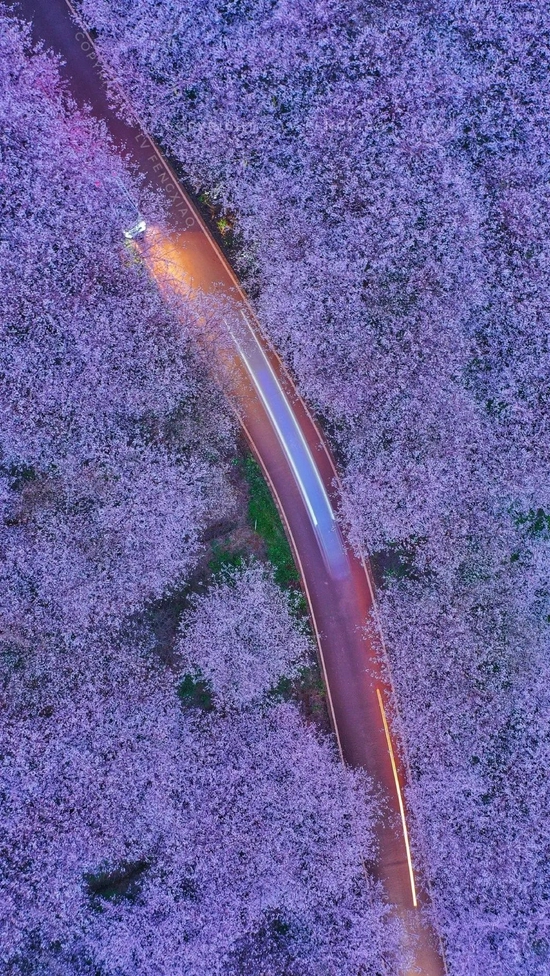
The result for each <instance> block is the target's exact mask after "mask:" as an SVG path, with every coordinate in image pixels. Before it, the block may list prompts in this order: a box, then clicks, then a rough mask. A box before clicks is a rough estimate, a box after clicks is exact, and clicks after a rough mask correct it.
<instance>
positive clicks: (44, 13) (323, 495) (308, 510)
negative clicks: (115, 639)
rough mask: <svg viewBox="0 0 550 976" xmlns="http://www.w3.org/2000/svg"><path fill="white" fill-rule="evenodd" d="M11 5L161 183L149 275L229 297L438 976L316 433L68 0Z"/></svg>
mask: <svg viewBox="0 0 550 976" xmlns="http://www.w3.org/2000/svg"><path fill="white" fill-rule="evenodd" d="M12 6H13V7H14V8H15V9H17V10H18V11H20V12H21V14H22V15H23V16H24V17H25V19H28V20H33V22H34V28H33V29H34V36H35V37H36V38H37V39H40V40H43V41H45V42H46V44H47V46H48V47H51V48H52V49H53V50H54V51H56V52H59V53H60V54H61V55H62V57H63V59H64V61H65V67H64V68H63V74H64V76H65V77H66V78H67V80H68V81H69V83H70V87H71V92H72V94H73V96H74V97H75V98H76V100H77V101H78V102H80V103H82V102H87V103H88V104H89V105H90V106H91V108H92V111H93V113H94V114H95V115H96V116H97V117H98V118H101V119H103V120H104V121H105V122H106V123H107V126H108V129H109V132H110V133H111V136H112V138H113V140H114V142H115V144H116V145H117V146H118V147H120V148H121V149H124V150H125V151H126V152H129V154H130V156H131V157H132V159H133V160H134V161H135V162H136V163H137V165H138V167H139V169H140V170H141V171H142V173H143V174H144V175H145V177H146V179H147V180H148V182H149V183H150V184H151V185H152V186H153V187H154V188H155V189H159V188H161V189H162V190H163V192H164V195H165V197H166V199H167V201H168V204H167V206H168V212H169V217H170V221H171V223H172V225H173V226H174V227H175V228H176V230H175V232H174V233H173V234H171V235H170V239H168V238H167V237H166V236H165V235H163V234H162V233H160V232H155V231H154V229H153V230H151V229H149V230H148V232H147V234H146V237H145V241H146V242H147V241H148V245H149V246H148V247H147V248H146V251H147V255H148V257H147V260H148V261H149V264H150V267H151V270H152V272H153V273H154V274H157V275H160V273H161V268H162V269H163V271H164V272H166V268H167V266H168V267H169V269H170V272H171V274H172V275H173V276H175V277H176V279H177V281H178V286H179V287H181V288H185V289H187V288H188V287H192V288H193V289H200V290H202V291H203V292H206V293H208V294H216V293H217V294H222V295H224V296H225V297H226V299H227V301H228V307H227V310H226V312H225V313H224V314H223V316H221V317H222V318H223V322H220V323H219V328H220V332H219V335H222V334H223V335H224V336H225V339H224V341H223V342H222V343H221V346H223V352H222V353H220V359H221V360H223V363H222V368H224V369H226V368H227V366H228V365H230V366H231V368H230V369H229V372H228V377H229V378H228V385H229V388H230V389H229V392H230V395H231V396H232V398H233V402H234V405H235V406H236V407H237V410H238V412H239V415H240V417H241V420H242V423H243V426H244V428H245V431H246V434H247V436H248V438H249V440H250V443H251V445H252V447H253V449H254V451H255V453H256V455H257V456H258V458H259V460H260V462H261V464H262V467H263V469H264V472H265V474H266V476H267V478H268V480H269V483H270V485H271V487H272V490H273V493H274V496H275V498H276V500H277V503H278V506H279V508H280V511H281V514H282V516H283V519H284V522H285V525H286V528H287V532H288V535H289V538H290V540H291V543H292V546H293V550H294V554H295V556H296V559H297V562H298V564H299V567H300V570H301V574H302V580H303V584H304V588H305V590H306V593H307V597H308V600H309V605H310V610H311V614H312V617H313V620H314V625H315V628H316V631H317V636H318V643H319V650H320V657H321V662H322V666H323V670H324V675H325V679H326V683H327V688H328V690H329V698H330V707H331V711H332V720H333V724H334V728H335V731H336V735H337V738H338V743H339V748H340V751H341V754H342V756H343V758H344V760H345V761H346V762H347V763H349V764H350V765H352V766H362V767H364V768H365V769H366V770H367V772H368V773H369V774H370V776H371V777H372V778H373V780H374V782H375V784H376V786H377V787H378V789H379V790H380V791H381V793H382V794H383V796H384V799H385V802H386V805H387V810H388V813H387V816H386V817H385V818H384V822H383V823H382V824H381V825H380V828H379V831H378V842H379V856H378V859H377V861H376V863H375V864H374V865H372V866H369V867H370V868H372V870H374V871H375V872H376V874H377V876H378V877H379V878H380V880H381V881H382V883H383V885H384V888H385V891H386V893H387V897H388V899H389V900H390V901H391V902H392V903H393V905H394V906H395V912H396V914H397V915H398V916H399V917H400V918H401V920H402V921H403V923H404V926H405V931H406V940H407V943H408V945H409V947H410V948H411V951H412V955H413V958H414V963H413V964H411V968H410V969H409V971H408V972H409V974H411V976H412V973H415V972H416V973H422V974H424V976H442V974H443V973H444V972H445V966H444V962H443V960H442V956H441V953H440V949H439V945H438V940H437V938H436V936H435V934H434V932H433V930H432V929H431V928H430V927H429V925H427V924H426V923H423V921H422V916H421V911H420V906H421V905H422V904H426V903H427V895H426V893H425V891H424V890H423V888H422V885H421V884H420V883H419V879H418V875H415V874H414V872H413V866H412V862H411V859H410V852H409V850H408V837H407V830H406V811H405V809H404V807H403V797H402V791H401V788H400V783H402V782H403V779H404V776H403V769H402V767H401V764H400V762H399V759H398V757H397V755H396V754H395V747H394V746H392V742H391V738H390V732H389V729H388V727H387V722H386V717H385V711H384V703H386V710H387V702H388V700H389V697H390V695H391V689H390V688H388V686H387V684H386V683H385V681H384V679H383V677H382V674H381V672H380V666H379V664H378V663H377V661H376V658H375V655H374V653H373V650H372V648H371V646H370V644H369V642H368V640H366V639H365V637H364V633H363V626H364V623H365V620H366V618H367V616H368V614H369V612H370V611H371V609H372V606H373V596H372V589H371V585H370V582H369V577H368V575H367V572H366V571H365V567H364V565H363V564H362V562H361V561H360V560H359V559H357V558H356V557H355V556H353V554H351V553H350V552H349V551H348V550H347V549H346V547H345V545H344V541H343V539H342V536H341V533H340V529H339V527H338V524H337V522H336V520H335V517H334V513H335V511H336V510H337V508H338V493H337V488H335V477H334V476H335V472H334V468H333V465H332V462H331V459H330V456H329V453H328V451H327V449H326V446H325V444H324V441H323V439H322V436H321V434H320V432H319V430H318V429H317V428H316V426H315V425H314V423H313V421H312V419H311V417H310V416H309V414H308V412H307V409H306V407H305V405H304V404H303V402H302V401H301V400H300V399H299V398H298V397H297V395H296V391H295V390H294V388H293V386H292V383H291V381H290V378H289V377H288V375H287V374H286V373H285V370H284V367H283V365H282V364H281V362H280V361H279V360H278V358H277V356H276V355H275V354H274V352H273V351H272V350H271V349H270V348H269V346H268V345H267V344H266V342H265V341H264V340H263V339H262V338H261V336H260V335H259V332H258V327H257V323H256V322H255V320H254V316H253V313H252V311H251V309H250V307H249V306H248V305H247V302H246V298H245V296H244V295H243V293H242V292H241V290H240V288H239V284H238V282H237V280H236V278H235V276H234V274H233V272H232V271H231V269H230V267H229V266H228V264H227V262H226V260H225V258H224V257H223V255H222V254H221V252H220V250H219V249H218V247H217V245H216V244H215V243H214V241H213V240H212V238H211V236H210V234H209V233H208V231H207V230H206V228H205V226H204V224H203V223H202V220H201V219H200V217H199V215H198V214H197V212H196V211H195V209H194V207H193V205H192V203H191V202H190V200H189V199H188V198H187V196H186V194H185V192H184V191H183V190H182V188H181V186H180V185H179V183H178V181H177V179H176V177H175V176H174V174H173V172H172V170H171V169H170V167H169V166H168V164H167V163H166V161H165V160H164V159H163V157H162V156H161V154H160V152H159V150H158V149H157V148H156V146H155V145H154V144H153V143H152V142H151V140H150V139H149V138H148V136H147V135H146V134H145V132H144V129H143V127H142V126H140V124H139V122H138V121H137V120H136V122H135V124H133V125H131V124H127V123H126V122H123V121H122V120H121V119H120V118H119V117H118V116H117V115H116V114H115V112H114V111H113V110H112V109H111V107H110V105H109V103H108V101H107V97H106V94H105V85H104V81H103V79H102V76H101V74H100V70H99V66H98V62H97V56H96V54H95V52H94V49H93V45H92V42H91V40H90V38H89V37H87V35H86V33H85V32H84V31H83V30H81V29H79V27H78V26H77V25H75V23H74V22H73V21H72V20H71V17H70V15H69V10H68V7H67V3H66V0H20V2H19V3H17V4H15V3H13V4H12ZM147 235H149V236H148V237H147ZM165 284H166V282H165V281H164V282H163V287H164V286H165Z"/></svg>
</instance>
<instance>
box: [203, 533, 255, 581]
mask: <svg viewBox="0 0 550 976" xmlns="http://www.w3.org/2000/svg"><path fill="white" fill-rule="evenodd" d="M245 555H246V554H245V553H243V552H241V551H240V550H235V549H228V548H227V547H226V546H224V545H223V543H220V542H218V541H215V542H213V543H212V555H211V556H210V559H209V560H208V571H209V572H210V573H211V574H212V576H219V575H220V573H222V572H223V571H224V570H225V569H239V567H240V566H242V564H243V560H244V559H245Z"/></svg>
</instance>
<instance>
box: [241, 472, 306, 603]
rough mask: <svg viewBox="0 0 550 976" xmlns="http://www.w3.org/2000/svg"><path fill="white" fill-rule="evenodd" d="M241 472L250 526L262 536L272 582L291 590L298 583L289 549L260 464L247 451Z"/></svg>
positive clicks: (296, 572) (297, 585) (298, 579)
mask: <svg viewBox="0 0 550 976" xmlns="http://www.w3.org/2000/svg"><path fill="white" fill-rule="evenodd" d="M244 474H245V477H246V481H247V484H248V492H249V495H248V520H249V522H250V525H251V527H252V528H253V529H254V531H255V532H257V533H258V535H259V536H260V537H261V538H262V539H263V542H264V545H265V551H266V556H267V558H268V559H269V561H270V563H271V565H272V566H273V569H274V573H275V580H276V582H277V583H278V584H279V586H282V587H284V588H285V589H289V588H292V589H295V588H297V587H299V585H300V578H299V575H298V571H297V569H296V564H295V562H294V558H293V555H292V550H291V548H290V546H289V544H288V540H287V537H286V535H285V530H284V528H283V523H282V522H281V519H280V516H279V512H278V511H277V506H276V505H275V502H274V501H273V498H272V496H271V492H270V490H269V488H268V486H267V483H266V481H265V479H264V477H263V475H262V472H261V470H260V466H259V464H258V463H257V461H255V459H254V458H253V457H252V456H251V455H250V454H248V455H247V456H246V457H245V459H244Z"/></svg>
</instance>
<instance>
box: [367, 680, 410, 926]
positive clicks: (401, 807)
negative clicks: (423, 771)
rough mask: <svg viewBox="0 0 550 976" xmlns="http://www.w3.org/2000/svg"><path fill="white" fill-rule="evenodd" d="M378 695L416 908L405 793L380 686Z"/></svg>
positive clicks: (377, 691) (377, 690)
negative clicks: (404, 800) (402, 790)
mask: <svg viewBox="0 0 550 976" xmlns="http://www.w3.org/2000/svg"><path fill="white" fill-rule="evenodd" d="M376 695H377V697H378V704H379V706H380V714H381V715H382V722H383V723H384V732H385V734H386V742H387V743H388V752H389V754H390V760H391V767H392V769H393V778H394V780H395V788H396V790H397V800H398V802H399V811H400V813H401V822H402V824H403V836H404V838H405V850H406V852H407V862H408V865H409V878H410V882H411V892H412V900H413V905H414V907H415V908H417V907H418V900H417V897H416V887H415V883H414V871H413V864H412V857H411V848H410V844H409V832H408V830H407V821H406V819H405V805H404V803H403V794H402V793H401V784H400V782H399V776H398V773H397V764H396V762H395V755H394V752H393V746H392V741H391V737H390V730H389V727H388V720H387V718H386V712H385V710H384V703H383V701H382V695H381V694H380V688H377V689H376Z"/></svg>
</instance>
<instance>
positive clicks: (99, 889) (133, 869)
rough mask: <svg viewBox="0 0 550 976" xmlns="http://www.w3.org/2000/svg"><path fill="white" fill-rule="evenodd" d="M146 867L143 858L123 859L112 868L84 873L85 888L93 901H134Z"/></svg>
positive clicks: (146, 864) (147, 865)
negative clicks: (139, 859) (137, 859)
mask: <svg viewBox="0 0 550 976" xmlns="http://www.w3.org/2000/svg"><path fill="white" fill-rule="evenodd" d="M148 867H149V864H148V862H147V861H144V860H141V861H129V862H126V861H125V862H123V863H122V864H120V865H119V866H118V867H117V868H114V869H109V868H103V869H101V870H99V871H97V872H96V873H95V874H94V873H89V874H85V875H84V881H85V883H86V890H87V892H88V894H89V895H90V897H91V898H92V899H93V900H94V901H97V899H101V900H103V901H112V902H119V901H122V900H123V899H124V900H127V901H134V900H135V898H136V896H137V895H138V894H139V890H140V887H141V881H142V877H143V874H144V872H145V871H146V870H147V868H148ZM98 907H99V906H98Z"/></svg>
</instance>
